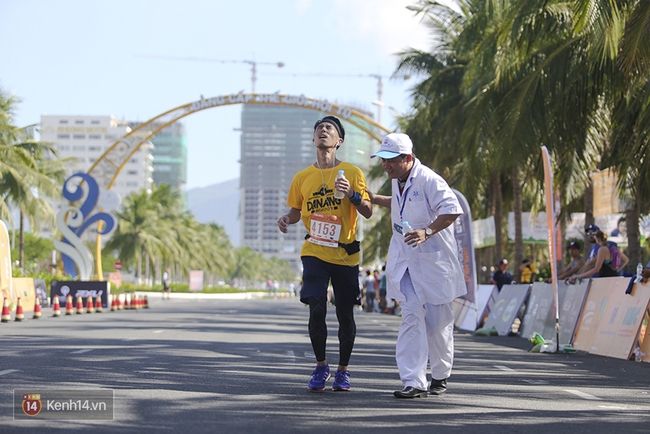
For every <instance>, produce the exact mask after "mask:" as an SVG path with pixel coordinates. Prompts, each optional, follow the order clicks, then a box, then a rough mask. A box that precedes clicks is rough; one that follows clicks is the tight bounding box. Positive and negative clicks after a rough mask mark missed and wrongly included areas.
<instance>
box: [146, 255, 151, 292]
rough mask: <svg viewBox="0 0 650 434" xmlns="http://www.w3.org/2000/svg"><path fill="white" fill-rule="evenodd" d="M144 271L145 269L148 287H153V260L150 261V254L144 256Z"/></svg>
mask: <svg viewBox="0 0 650 434" xmlns="http://www.w3.org/2000/svg"><path fill="white" fill-rule="evenodd" d="M144 269H145V276H144V278H145V284H146V285H147V286H148V287H151V260H150V259H149V254H148V253H145V255H144Z"/></svg>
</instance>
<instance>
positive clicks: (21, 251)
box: [18, 211, 25, 271]
mask: <svg viewBox="0 0 650 434" xmlns="http://www.w3.org/2000/svg"><path fill="white" fill-rule="evenodd" d="M18 218H19V219H20V224H19V226H18V227H19V232H18V268H20V271H23V269H24V268H23V267H24V265H25V216H24V215H23V212H22V211H20V214H19V217H18Z"/></svg>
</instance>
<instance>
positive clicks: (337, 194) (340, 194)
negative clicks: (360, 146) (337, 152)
mask: <svg viewBox="0 0 650 434" xmlns="http://www.w3.org/2000/svg"><path fill="white" fill-rule="evenodd" d="M336 179H345V174H344V173H343V171H342V170H339V174H338V175H336ZM344 197H345V193H343V192H342V191H340V190H337V189H336V188H335V189H334V199H343V198H344Z"/></svg>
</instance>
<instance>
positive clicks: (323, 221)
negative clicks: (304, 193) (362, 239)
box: [307, 212, 341, 247]
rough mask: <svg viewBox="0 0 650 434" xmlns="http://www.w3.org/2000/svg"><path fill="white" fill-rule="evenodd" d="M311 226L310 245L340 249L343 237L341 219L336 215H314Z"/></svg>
mask: <svg viewBox="0 0 650 434" xmlns="http://www.w3.org/2000/svg"><path fill="white" fill-rule="evenodd" d="M310 220H311V222H310V224H309V238H308V239H307V241H309V242H310V243H314V244H318V245H320V246H325V247H338V246H339V238H340V237H341V219H340V218H339V217H337V216H335V215H326V214H319V213H317V212H315V213H313V214H312V215H311V218H310Z"/></svg>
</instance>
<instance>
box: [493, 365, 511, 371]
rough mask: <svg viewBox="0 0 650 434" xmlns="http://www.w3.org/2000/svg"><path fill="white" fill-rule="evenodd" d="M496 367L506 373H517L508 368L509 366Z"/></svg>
mask: <svg viewBox="0 0 650 434" xmlns="http://www.w3.org/2000/svg"><path fill="white" fill-rule="evenodd" d="M494 367H495V368H497V369H501V370H502V371H506V372H516V371H515V370H514V369H512V368H508V367H507V366H503V365H494Z"/></svg>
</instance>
